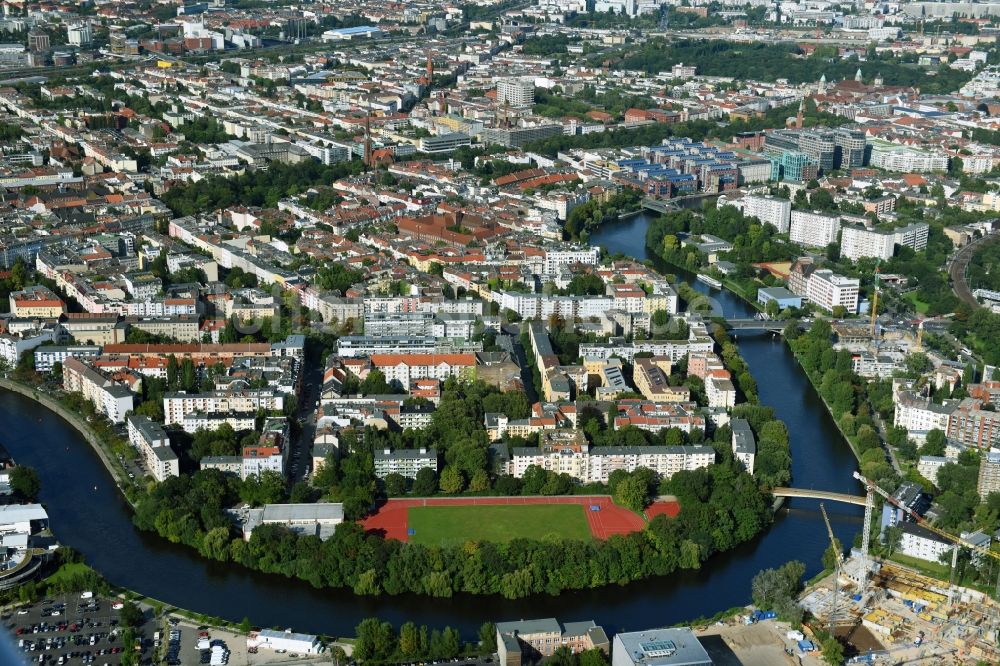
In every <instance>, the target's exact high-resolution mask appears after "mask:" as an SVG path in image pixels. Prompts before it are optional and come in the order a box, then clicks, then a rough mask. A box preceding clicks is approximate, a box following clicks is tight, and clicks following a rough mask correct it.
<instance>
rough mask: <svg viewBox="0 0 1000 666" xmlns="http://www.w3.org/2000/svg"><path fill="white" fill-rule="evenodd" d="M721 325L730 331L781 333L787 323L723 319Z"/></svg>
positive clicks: (765, 320) (774, 320) (776, 320)
mask: <svg viewBox="0 0 1000 666" xmlns="http://www.w3.org/2000/svg"><path fill="white" fill-rule="evenodd" d="M723 325H724V326H725V327H726V328H727V329H729V330H731V331H778V332H780V331H783V330H785V326H787V325H788V322H787V321H782V320H780V319H755V318H754V319H725V320H723Z"/></svg>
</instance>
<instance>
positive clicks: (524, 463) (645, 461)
mask: <svg viewBox="0 0 1000 666" xmlns="http://www.w3.org/2000/svg"><path fill="white" fill-rule="evenodd" d="M546 435H547V437H546V438H545V441H544V443H543V445H542V446H538V447H515V448H513V449H512V450H511V456H510V462H508V464H507V473H508V474H511V475H513V476H515V477H518V478H521V477H523V476H524V473H525V471H526V470H527V469H528V467H530V466H532V465H534V466H536V467H540V468H542V469H544V470H547V471H552V472H555V473H556V474H568V475H569V476H571V477H573V478H574V479H576V480H578V481H580V482H581V483H607V481H608V477H609V476H610V475H611V473H612V472H614V471H615V470H619V469H620V470H624V471H626V472H634V471H635V470H636V469H638V468H640V467H645V468H647V469H650V470H652V471H654V472H656V473H657V474H658V475H659V476H660V477H661V478H664V479H668V478H670V477H671V476H673V474H674V473H676V472H679V471H682V470H694V469H700V468H702V467H707V466H709V465H711V464H713V463H714V462H715V449H713V448H712V447H710V446H598V447H592V446H590V445H589V444H588V443H586V439H585V438H584V437H583V435H582V434H581V433H578V431H555V432H551V433H546Z"/></svg>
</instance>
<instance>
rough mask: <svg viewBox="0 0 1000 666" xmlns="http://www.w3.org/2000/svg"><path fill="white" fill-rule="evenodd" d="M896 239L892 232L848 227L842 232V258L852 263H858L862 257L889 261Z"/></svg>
mask: <svg viewBox="0 0 1000 666" xmlns="http://www.w3.org/2000/svg"><path fill="white" fill-rule="evenodd" d="M894 239H895V236H894V234H892V233H891V232H885V231H877V230H875V229H865V228H864V227H856V226H853V225H848V226H845V227H844V228H843V229H842V230H841V232H840V256H841V257H846V258H847V259H850V260H851V261H857V260H858V259H861V258H862V257H873V258H877V259H882V260H884V261H888V260H889V259H892V252H893V249H894V247H895V244H894V242H893V240H894Z"/></svg>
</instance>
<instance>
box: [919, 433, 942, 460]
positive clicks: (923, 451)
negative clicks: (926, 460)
mask: <svg viewBox="0 0 1000 666" xmlns="http://www.w3.org/2000/svg"><path fill="white" fill-rule="evenodd" d="M946 445H947V438H946V437H945V434H944V432H943V431H942V430H940V429H939V428H933V429H932V430H929V431H928V432H927V436H926V438H925V439H924V445H923V446H921V447H920V455H922V456H943V455H944V451H945V447H946Z"/></svg>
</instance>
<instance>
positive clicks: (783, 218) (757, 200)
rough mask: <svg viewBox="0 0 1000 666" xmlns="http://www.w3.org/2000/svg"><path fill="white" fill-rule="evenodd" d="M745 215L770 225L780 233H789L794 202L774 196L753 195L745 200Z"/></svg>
mask: <svg viewBox="0 0 1000 666" xmlns="http://www.w3.org/2000/svg"><path fill="white" fill-rule="evenodd" d="M743 214H744V215H747V216H750V217H756V218H757V219H758V220H760V221H761V222H764V223H765V224H770V225H772V226H774V228H775V229H777V230H778V233H782V234H783V233H785V232H786V231H788V224H789V221H790V219H791V215H792V202H791V201H789V200H788V199H779V198H777V197H772V196H757V195H754V194H751V195H749V196H746V197H744V198H743Z"/></svg>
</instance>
